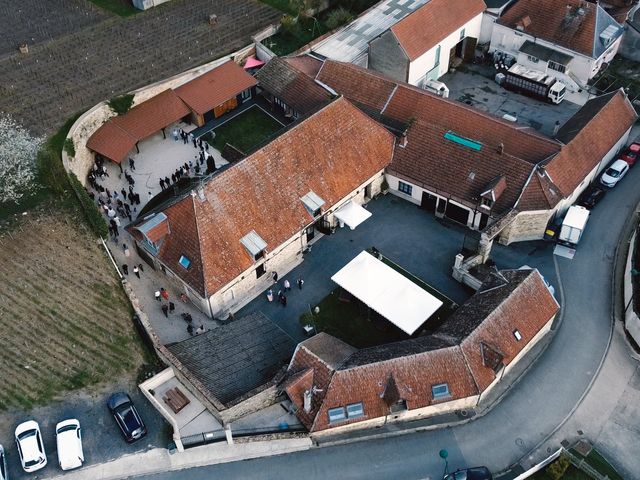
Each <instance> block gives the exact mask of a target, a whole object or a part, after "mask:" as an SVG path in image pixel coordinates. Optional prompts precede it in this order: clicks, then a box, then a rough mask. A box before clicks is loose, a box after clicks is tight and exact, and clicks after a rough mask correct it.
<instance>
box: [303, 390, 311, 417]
mask: <svg viewBox="0 0 640 480" xmlns="http://www.w3.org/2000/svg"><path fill="white" fill-rule="evenodd" d="M311 396H312V393H311V390H305V391H304V411H305V412H306V413H309V412H310V411H311Z"/></svg>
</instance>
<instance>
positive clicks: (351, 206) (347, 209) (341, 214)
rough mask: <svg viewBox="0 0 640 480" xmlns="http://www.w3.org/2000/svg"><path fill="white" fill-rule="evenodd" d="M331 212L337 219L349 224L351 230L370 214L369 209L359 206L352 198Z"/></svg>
mask: <svg viewBox="0 0 640 480" xmlns="http://www.w3.org/2000/svg"><path fill="white" fill-rule="evenodd" d="M333 214H334V215H335V216H336V218H337V219H338V220H340V221H341V222H343V223H346V224H347V225H349V228H351V230H353V229H354V228H356V227H357V226H358V225H360V224H361V223H362V222H364V221H365V220H366V219H367V218H369V217H370V216H371V212H370V211H369V210H367V209H366V208H363V207H361V206H360V205H358V204H357V203H355V202H354V201H353V200H349V201H348V202H347V203H346V204H345V205H343V206H342V207H340V208H339V209H338V210H336V211H335V212H333Z"/></svg>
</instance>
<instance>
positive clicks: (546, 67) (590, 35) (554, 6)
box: [490, 0, 624, 92]
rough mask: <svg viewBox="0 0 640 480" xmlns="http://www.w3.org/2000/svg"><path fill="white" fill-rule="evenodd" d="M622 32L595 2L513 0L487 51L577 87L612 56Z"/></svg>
mask: <svg viewBox="0 0 640 480" xmlns="http://www.w3.org/2000/svg"><path fill="white" fill-rule="evenodd" d="M623 32H624V29H623V27H622V25H620V24H619V23H618V22H616V20H615V19H614V18H613V17H612V16H611V15H609V14H608V13H607V12H606V11H605V9H604V8H603V7H602V6H601V5H600V4H599V2H585V1H582V0H518V1H517V2H515V3H514V4H512V6H510V7H509V8H508V9H507V10H506V11H505V12H504V14H503V15H502V16H501V17H500V18H498V19H497V21H496V23H495V25H494V26H493V32H492V35H491V46H490V51H492V52H500V53H502V54H504V55H507V56H510V57H512V58H514V59H516V60H517V62H518V63H519V64H521V65H523V66H525V67H527V68H530V69H533V70H538V71H541V72H543V73H545V74H548V75H550V76H555V77H557V78H558V79H559V80H560V81H562V82H563V83H564V84H565V85H567V88H568V89H569V90H570V91H573V92H577V91H579V90H580V89H582V88H584V87H585V86H586V85H587V82H588V81H589V80H590V79H591V78H593V77H594V76H595V75H596V74H597V73H598V72H599V71H600V69H601V68H602V66H603V64H606V63H609V62H610V61H611V60H613V57H614V56H615V54H616V52H617V51H618V47H619V46H620V41H621V38H622V34H623Z"/></svg>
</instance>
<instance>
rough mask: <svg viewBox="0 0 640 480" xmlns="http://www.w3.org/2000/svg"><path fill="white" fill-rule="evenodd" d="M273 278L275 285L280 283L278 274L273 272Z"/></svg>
mask: <svg viewBox="0 0 640 480" xmlns="http://www.w3.org/2000/svg"><path fill="white" fill-rule="evenodd" d="M271 278H273V283H278V272H275V271H274V272H271Z"/></svg>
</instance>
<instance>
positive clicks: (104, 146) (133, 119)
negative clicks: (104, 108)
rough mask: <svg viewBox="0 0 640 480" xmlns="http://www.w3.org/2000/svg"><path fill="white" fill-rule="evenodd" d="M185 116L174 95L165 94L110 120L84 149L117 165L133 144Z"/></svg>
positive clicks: (184, 109)
mask: <svg viewBox="0 0 640 480" xmlns="http://www.w3.org/2000/svg"><path fill="white" fill-rule="evenodd" d="M188 114H189V108H188V107H187V106H186V105H185V103H184V102H183V101H182V100H180V98H178V96H177V95H176V94H175V92H174V91H173V90H165V91H163V92H161V93H159V94H158V95H156V96H154V97H151V98H150V99H148V100H145V101H144V102H142V103H140V104H138V105H136V106H135V107H133V108H131V110H129V111H128V112H127V113H125V114H124V115H120V116H118V117H112V118H111V119H110V120H108V121H107V122H106V123H105V124H104V125H102V126H101V127H100V128H98V130H96V131H95V132H94V133H93V134H92V135H91V137H89V140H88V141H87V148H90V149H91V150H93V151H94V152H97V153H100V154H101V155H104V156H105V157H107V158H109V159H110V160H113V161H114V162H117V163H120V162H121V161H122V160H123V159H124V158H125V157H126V156H127V153H129V152H130V151H131V149H132V148H133V147H134V146H135V144H136V143H137V142H139V141H140V140H144V139H145V138H147V137H149V136H151V135H153V134H154V133H156V132H157V131H159V130H161V129H163V128H165V127H167V126H169V125H171V124H172V123H174V122H177V121H178V120H180V119H181V118H182V117H184V116H186V115H188Z"/></svg>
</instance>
